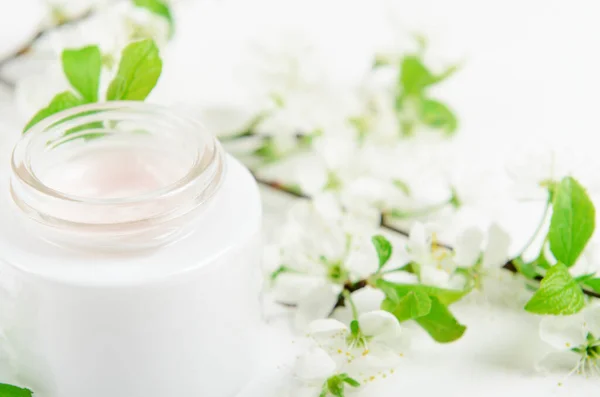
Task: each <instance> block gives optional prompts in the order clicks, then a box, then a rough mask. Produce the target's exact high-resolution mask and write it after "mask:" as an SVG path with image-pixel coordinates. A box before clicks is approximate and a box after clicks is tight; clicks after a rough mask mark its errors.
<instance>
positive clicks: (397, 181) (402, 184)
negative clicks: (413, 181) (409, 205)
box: [392, 179, 411, 196]
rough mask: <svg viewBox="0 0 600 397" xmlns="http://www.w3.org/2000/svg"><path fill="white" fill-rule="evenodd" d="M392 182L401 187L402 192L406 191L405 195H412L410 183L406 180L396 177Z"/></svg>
mask: <svg viewBox="0 0 600 397" xmlns="http://www.w3.org/2000/svg"><path fill="white" fill-rule="evenodd" d="M392 184H393V185H394V186H395V187H397V188H398V189H400V191H401V192H402V193H404V194H405V195H407V196H410V195H411V192H410V186H408V183H406V182H404V181H402V180H400V179H394V180H393V181H392Z"/></svg>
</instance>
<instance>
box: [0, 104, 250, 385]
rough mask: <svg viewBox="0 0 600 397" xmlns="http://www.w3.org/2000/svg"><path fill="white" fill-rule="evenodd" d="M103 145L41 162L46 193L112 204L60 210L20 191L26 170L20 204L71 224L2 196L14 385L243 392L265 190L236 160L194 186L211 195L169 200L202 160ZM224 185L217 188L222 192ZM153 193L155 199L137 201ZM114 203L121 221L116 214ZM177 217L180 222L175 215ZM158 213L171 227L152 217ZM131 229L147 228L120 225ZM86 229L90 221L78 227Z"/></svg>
mask: <svg viewBox="0 0 600 397" xmlns="http://www.w3.org/2000/svg"><path fill="white" fill-rule="evenodd" d="M93 106H112V107H117V108H118V111H119V112H120V114H121V113H123V114H121V116H123V117H125V116H127V114H128V112H139V111H146V109H148V110H147V111H148V112H149V113H151V114H154V115H153V116H152V115H148V116H147V117H150V118H152V117H162V116H163V113H164V112H166V111H165V110H164V109H161V108H154V107H151V106H149V105H145V104H129V103H121V104H119V103H116V104H111V105H93ZM119 106H120V107H119ZM146 107H148V108H146ZM157 114H158V116H157ZM167 114H168V112H167ZM102 116H103V117H108V116H110V115H106V114H103V115H102ZM63 117H64V116H63ZM96 117H100V116H96ZM51 121H52V120H51ZM54 121H56V120H54ZM49 123H50V122H43V124H44V125H45V126H46V127H47V126H48V125H50V124H49ZM191 125H195V124H193V123H192V124H191ZM35 128H38V127H37V126H36V127H35ZM40 128H41V127H40ZM157 128H158V127H157ZM31 133H36V131H32V132H31ZM39 133H40V134H41V132H39ZM123 136H125V137H129V138H130V137H131V136H129V135H127V134H124V135H123ZM138 138H139V137H138ZM102 139H104V138H98V140H97V142H93V141H94V140H90V141H86V143H85V144H84V145H83V146H84V147H85V148H86V149H85V150H83V149H82V150H83V151H81V150H79V148H78V147H76V146H75V147H74V148H75V150H72V149H73V148H68V147H67V145H68V144H69V143H65V144H64V145H65V146H64V150H65V152H64V153H63V154H60V155H57V156H56V157H54V158H51V161H47V162H46V165H50V166H48V167H47V168H44V167H42V166H41V165H42V163H44V162H40V163H35V161H34V163H32V166H31V168H32V169H33V170H35V171H34V172H35V176H36V177H37V178H39V180H40V181H42V182H43V184H44V185H45V186H46V187H49V188H51V189H53V190H56V191H59V192H61V193H64V194H66V195H67V196H76V197H79V199H81V200H83V201H84V202H86V200H87V201H89V202H94V200H99V201H100V203H99V204H98V203H95V204H94V205H88V204H89V203H87V202H86V205H83V206H82V205H80V204H81V203H79V202H76V201H75V202H72V201H69V200H66V201H65V200H54V201H53V202H52V203H51V204H49V203H47V202H45V201H44V200H43V199H44V198H47V197H41V198H40V197H37V196H35V195H33V193H31V192H30V191H29V190H28V189H27V188H25V187H23V186H21V185H19V181H16V182H15V178H19V174H18V172H17V175H16V176H15V175H13V177H12V185H13V189H14V190H15V195H16V196H17V201H18V198H19V197H21V198H23V197H25V202H26V203H28V204H31V203H33V204H35V205H39V208H41V209H43V211H44V213H45V214H49V213H51V214H53V215H56V216H58V218H59V221H58V222H55V221H56V219H57V218H55V217H53V218H52V219H51V221H48V222H46V221H45V220H44V218H43V217H42V218H40V219H38V218H37V217H36V214H28V215H24V214H23V213H22V210H21V209H20V208H17V206H16V205H15V204H14V203H13V202H12V201H13V197H11V196H10V195H9V193H8V191H7V189H5V190H4V192H3V194H2V195H1V197H0V198H1V199H2V201H1V202H0V219H1V224H0V258H1V259H2V261H1V262H0V297H1V298H2V299H3V300H2V301H1V302H0V328H1V329H2V330H3V332H4V333H5V335H6V337H7V341H8V346H7V347H8V350H9V351H11V357H10V358H11V365H12V368H14V370H15V373H14V375H15V377H16V379H15V381H17V382H19V383H21V384H24V385H26V386H29V387H31V388H32V389H33V390H34V391H36V393H37V394H36V395H39V396H41V397H81V396H86V397H106V396H113V397H121V396H122V397H164V396H175V395H190V394H193V395H198V396H211V397H228V396H231V395H233V394H234V393H235V392H236V391H237V390H239V388H240V387H241V386H242V385H243V384H244V383H245V381H246V380H247V379H248V378H249V377H250V376H251V371H252V368H253V367H255V365H254V364H256V362H257V360H259V359H260V356H259V355H258V349H259V346H257V344H256V343H255V342H256V341H257V334H258V332H259V330H260V327H261V321H260V316H259V302H258V290H259V285H258V277H257V276H258V271H257V267H258V261H259V255H260V238H259V228H260V218H261V210H260V199H259V195H258V190H257V187H256V183H255V182H254V180H253V178H252V176H251V175H250V173H249V172H248V171H247V170H246V169H245V168H244V167H243V166H242V165H241V164H239V163H238V162H237V161H236V160H234V159H233V158H231V157H229V156H225V157H223V158H222V159H221V160H220V161H221V162H222V165H225V166H226V168H227V172H226V173H225V174H224V176H222V175H223V174H222V172H220V171H219V170H220V168H215V169H214V170H213V171H214V177H213V178H212V179H211V178H208V179H206V178H205V179H206V180H204V179H202V178H201V177H200V176H198V177H197V178H195V179H194V180H193V181H194V182H202V184H201V185H198V186H195V185H190V186H187V185H186V186H187V187H185V186H184V188H179V190H177V191H176V192H175V193H172V194H170V193H169V192H170V191H171V190H170V187H172V186H173V183H174V182H175V184H176V183H177V181H178V180H180V179H181V178H182V177H184V176H185V175H186V174H187V172H188V171H189V168H190V164H194V161H195V160H197V159H196V158H195V156H194V155H186V154H185V153H184V152H183V151H180V148H181V147H180V146H179V145H178V144H174V145H173V144H169V145H165V147H164V148H163V150H162V151H157V148H156V146H154V145H150V146H147V147H141V148H140V146H136V147H134V148H129V149H128V148H127V147H126V145H125V146H123V147H121V146H120V145H121V143H122V142H120V143H119V145H116V146H115V145H113V144H112V143H111V142H110V139H107V140H105V143H101V142H100V141H101V140H102ZM135 139H136V138H134V140H135ZM143 139H145V138H143ZM126 140H127V139H125V141H126ZM106 142H108V143H106ZM165 142H166V141H165ZM113 143H114V142H113ZM102 145H107V146H106V147H104V146H102ZM190 145H191V144H190ZM88 146H89V148H88ZM150 147H151V148H150ZM88 149H89V150H88ZM171 149H172V151H171ZM54 150H56V153H59V151H60V150H63V149H61V147H60V146H57V148H56V149H53V150H52V151H51V152H53V151H54ZM217 150H220V149H218V147H217ZM17 152H18V151H17ZM187 152H188V153H189V150H188V151H187ZM40 153H41V152H38V156H40V155H41V154H40ZM65 153H71V154H72V153H75V154H74V155H72V156H71V155H69V156H65V155H64V154H65ZM81 153H85V154H86V155H84V156H81ZM158 153H163V155H162V156H161V155H158V156H157V154H158ZM174 153H180V155H179V156H176V157H173V156H172V155H173V154H174ZM17 155H18V153H17ZM50 157H51V156H50ZM204 165H206V164H204ZM209 165H210V164H209ZM16 169H17V170H19V169H20V168H19V167H16ZM209 170H211V168H210V167H209V166H206V167H205V171H204V172H203V173H202V175H204V177H205V176H206V173H209ZM202 175H201V176H202ZM215 178H220V179H221V180H220V184H217V185H216V186H215V185H214V184H212V185H211V184H210V183H209V182H210V181H213V182H214V181H215ZM206 181H209V182H206ZM5 182H6V183H4V184H3V185H4V186H5V187H6V186H7V182H8V181H6V180H5ZM205 182H206V183H205ZM207 189H208V190H207ZM210 189H213V190H210ZM157 191H158V192H162V193H161V194H160V195H158V196H156V197H155V195H153V193H155V192H157ZM164 192H167V193H164ZM181 192H183V193H190V194H192V196H191V198H192V200H189V199H190V197H188V196H186V195H184V194H180V193H181ZM202 192H211V194H210V195H209V196H208V197H205V196H206V195H202ZM32 195H33V196H32ZM144 196H149V197H150V198H151V199H149V200H141V201H139V202H137V203H136V204H135V205H131V204H130V203H129V202H128V201H131V200H129V198H131V197H138V198H139V197H144ZM32 197H33V198H32ZM157 197H158V198H157ZM165 197H166V199H165ZM194 198H195V199H194ZM103 200H104V201H103ZM111 200H112V201H111ZM121 202H125V204H124V205H120V204H119V203H121ZM198 203H199V205H197V204H198ZM111 205H114V206H116V207H115V209H114V210H113V211H110V210H107V209H106V208H105V207H107V206H111ZM120 207H122V208H120ZM119 208H120V209H119ZM186 208H187V209H188V211H187V212H185V211H184V209H186ZM169 210H174V211H175V212H176V215H177V217H176V218H175V219H174V220H171V219H169V217H168V216H166V217H165V214H169V213H170V212H169ZM94 211H96V212H97V213H98V214H101V215H102V216H94ZM148 215H151V216H155V215H157V216H158V217H155V218H152V219H160V220H161V222H159V223H158V224H156V225H155V224H152V222H147V221H144V219H145V217H147V216H148ZM67 218H68V219H69V221H68V222H66V226H65V225H63V223H64V222H63V220H64V219H67ZM119 219H127V220H128V221H132V222H133V224H134V226H135V227H133V226H131V225H130V224H127V225H128V226H127V227H125V226H126V225H122V226H123V228H121V227H117V228H114V227H111V226H112V224H113V223H115V222H116V223H118V221H119ZM78 220H83V222H84V223H82V224H77V223H74V224H71V222H73V221H78ZM40 222H42V223H40ZM44 222H46V223H44ZM90 224H91V225H92V229H91V231H90V230H88V229H87V227H88V225H90ZM53 232H54V233H53ZM165 236H166V237H165ZM146 240H151V242H152V243H153V244H145V243H146V242H148V241H146ZM70 241H74V244H70ZM75 242H76V244H75ZM2 380H4V379H2Z"/></svg>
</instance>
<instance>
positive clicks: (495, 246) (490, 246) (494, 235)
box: [483, 223, 510, 268]
mask: <svg viewBox="0 0 600 397" xmlns="http://www.w3.org/2000/svg"><path fill="white" fill-rule="evenodd" d="M509 247H510V236H509V235H508V234H507V233H506V232H505V231H504V230H502V229H501V228H500V226H498V225H497V224H495V223H494V224H492V225H491V226H490V228H489V230H488V241H487V244H486V247H485V252H484V253H483V267H484V268H492V267H500V266H502V265H504V263H506V260H507V259H508V248H509Z"/></svg>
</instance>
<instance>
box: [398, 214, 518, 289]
mask: <svg viewBox="0 0 600 397" xmlns="http://www.w3.org/2000/svg"><path fill="white" fill-rule="evenodd" d="M431 228H432V227H431V226H430V227H429V228H428V227H426V226H425V225H423V224H421V223H419V222H417V223H415V224H414V225H413V227H412V228H411V232H410V237H409V242H408V247H407V249H408V252H409V254H410V256H411V260H412V261H413V262H415V263H416V264H417V265H418V270H419V278H420V281H421V282H422V283H424V284H428V285H434V286H438V287H442V288H451V289H462V288H465V286H466V285H465V283H466V282H467V281H469V279H471V281H472V282H473V283H474V287H476V288H479V287H481V283H482V278H483V277H484V276H485V275H487V274H488V273H490V272H491V273H493V272H494V270H496V269H499V268H501V267H502V265H504V264H505V263H506V260H507V258H508V248H509V244H510V238H509V236H508V235H507V234H506V233H505V232H504V231H503V230H502V229H500V227H499V226H497V225H495V224H493V225H491V226H490V228H489V230H488V234H487V241H486V243H485V245H484V246H483V250H482V245H483V242H484V235H483V233H482V232H481V230H479V229H477V228H471V229H467V230H465V231H464V232H463V233H462V234H461V235H460V236H459V237H458V238H457V240H456V243H455V246H454V248H453V250H451V249H450V248H449V247H446V246H443V245H440V244H439V243H438V242H437V241H436V238H435V233H433V232H432V231H431V230H430V229H431ZM428 229H429V230H428ZM459 268H461V269H462V270H464V271H463V272H461V273H457V269H459ZM465 272H466V274H465ZM465 277H467V279H465Z"/></svg>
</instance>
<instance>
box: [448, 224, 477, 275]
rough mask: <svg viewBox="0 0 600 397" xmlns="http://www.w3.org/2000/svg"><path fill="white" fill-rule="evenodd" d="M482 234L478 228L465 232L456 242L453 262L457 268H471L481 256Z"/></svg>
mask: <svg viewBox="0 0 600 397" xmlns="http://www.w3.org/2000/svg"><path fill="white" fill-rule="evenodd" d="M482 242H483V233H482V232H481V230H479V229H478V228H470V229H467V230H465V231H464V232H463V233H462V234H461V235H460V236H459V237H458V239H457V240H456V246H455V248H454V260H455V261H456V263H457V264H458V265H459V266H462V267H471V266H473V265H474V264H475V262H477V259H478V258H479V255H480V254H481V243H482Z"/></svg>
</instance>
